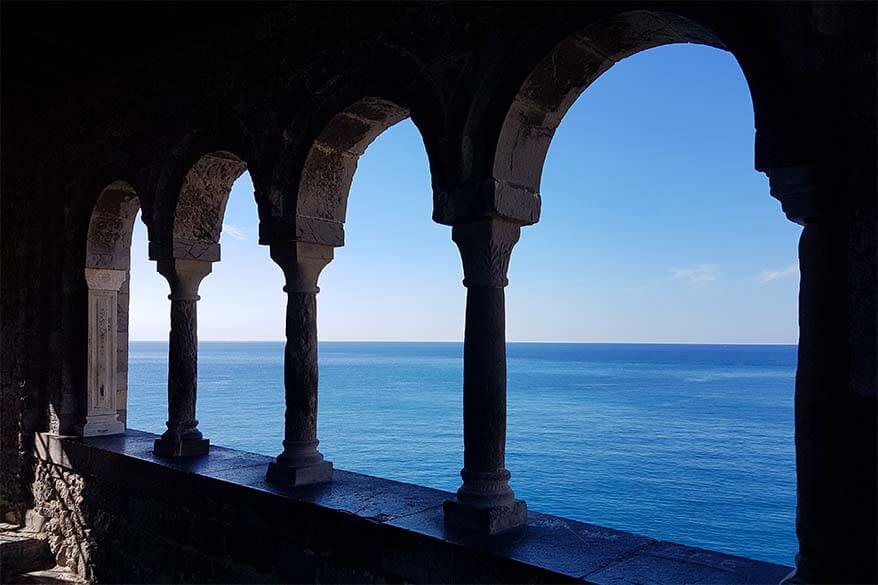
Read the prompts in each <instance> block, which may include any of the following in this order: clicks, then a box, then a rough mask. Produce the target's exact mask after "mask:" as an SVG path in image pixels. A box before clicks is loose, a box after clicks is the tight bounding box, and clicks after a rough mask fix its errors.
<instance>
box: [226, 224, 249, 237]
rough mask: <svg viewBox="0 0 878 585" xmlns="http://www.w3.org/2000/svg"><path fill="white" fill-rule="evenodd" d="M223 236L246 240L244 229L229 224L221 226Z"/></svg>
mask: <svg viewBox="0 0 878 585" xmlns="http://www.w3.org/2000/svg"><path fill="white" fill-rule="evenodd" d="M223 235H226V236H229V237H230V238H234V239H236V240H246V239H247V231H246V230H245V229H244V228H242V227H238V226H236V225H232V224H230V223H224V224H223Z"/></svg>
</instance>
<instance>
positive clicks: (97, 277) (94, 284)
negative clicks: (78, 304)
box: [85, 268, 127, 292]
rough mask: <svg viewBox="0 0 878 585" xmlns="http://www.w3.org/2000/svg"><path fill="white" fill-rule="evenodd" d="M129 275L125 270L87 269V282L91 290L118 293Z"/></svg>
mask: <svg viewBox="0 0 878 585" xmlns="http://www.w3.org/2000/svg"><path fill="white" fill-rule="evenodd" d="M126 276H127V273H126V271H125V270H113V269H111V268H86V269H85V282H86V284H88V289H89V290H106V291H111V292H118V291H119V288H121V286H122V284H123V283H124V282H125V278H126Z"/></svg>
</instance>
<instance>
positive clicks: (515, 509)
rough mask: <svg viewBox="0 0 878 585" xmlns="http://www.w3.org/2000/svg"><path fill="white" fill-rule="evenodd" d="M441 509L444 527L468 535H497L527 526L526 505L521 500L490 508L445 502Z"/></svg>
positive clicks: (450, 501)
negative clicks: (443, 511) (443, 514)
mask: <svg viewBox="0 0 878 585" xmlns="http://www.w3.org/2000/svg"><path fill="white" fill-rule="evenodd" d="M443 508H444V510H445V525H446V526H447V527H449V528H452V529H457V530H460V531H463V532H467V533H469V534H480V535H491V534H499V533H501V532H508V531H510V530H515V529H517V528H523V527H525V526H526V525H527V504H526V503H525V502H524V501H523V500H513V501H512V503H510V504H502V505H498V506H492V507H490V508H479V507H476V506H472V505H469V504H461V503H460V502H458V501H457V500H445V503H444V504H443Z"/></svg>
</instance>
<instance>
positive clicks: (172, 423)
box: [167, 299, 201, 440]
mask: <svg viewBox="0 0 878 585" xmlns="http://www.w3.org/2000/svg"><path fill="white" fill-rule="evenodd" d="M196 310H197V301H195V300H190V299H173V300H171V333H170V337H169V339H168V422H167V426H168V434H169V435H173V436H175V437H179V438H180V439H182V440H188V439H200V438H201V432H200V431H199V430H198V421H197V420H195V401H196V391H197V387H198V320H197V313H196Z"/></svg>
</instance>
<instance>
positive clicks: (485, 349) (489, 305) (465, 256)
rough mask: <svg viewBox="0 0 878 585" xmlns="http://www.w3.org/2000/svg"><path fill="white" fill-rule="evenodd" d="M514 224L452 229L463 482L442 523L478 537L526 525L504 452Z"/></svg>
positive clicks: (491, 222) (477, 223) (516, 232)
mask: <svg viewBox="0 0 878 585" xmlns="http://www.w3.org/2000/svg"><path fill="white" fill-rule="evenodd" d="M518 236H519V227H518V226H517V225H515V224H510V223H506V222H503V221H500V220H495V219H483V220H478V221H474V222H470V223H466V224H462V225H457V226H455V227H454V231H453V239H454V241H455V243H457V245H458V248H460V254H461V259H462V260H463V269H464V281H463V283H464V286H466V288H467V296H466V299H467V300H466V325H465V329H464V356H463V361H464V363H463V440H464V467H463V469H462V470H461V472H460V475H461V477H462V478H463V485H461V487H460V489H459V490H458V491H457V498H456V499H455V500H448V501H446V502H445V506H444V508H445V522H446V524H447V525H448V526H449V527H451V528H453V529H458V530H462V531H465V532H470V533H477V534H496V533H499V532H504V531H508V530H512V529H515V528H519V527H522V526H524V525H525V524H526V523H527V505H526V504H525V503H524V502H523V501H521V500H516V499H515V494H514V493H513V491H512V489H510V487H509V477H510V476H509V472H508V471H507V470H506V467H505V454H506V307H505V293H504V287H505V286H506V284H507V280H506V272H507V268H508V266H509V259H510V256H511V254H512V247H513V246H514V245H515V243H516V242H517V241H518Z"/></svg>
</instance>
